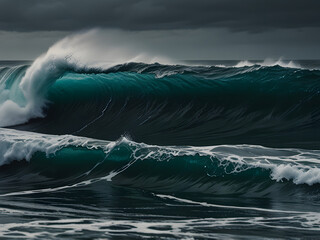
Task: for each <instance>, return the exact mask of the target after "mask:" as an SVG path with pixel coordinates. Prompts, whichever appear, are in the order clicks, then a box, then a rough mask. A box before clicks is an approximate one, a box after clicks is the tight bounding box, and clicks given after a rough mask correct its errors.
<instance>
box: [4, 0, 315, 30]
mask: <svg viewBox="0 0 320 240" xmlns="http://www.w3.org/2000/svg"><path fill="white" fill-rule="evenodd" d="M319 9H320V1H318V0H309V1H303V0H282V1H279V0H241V1H240V0H192V1H191V0H28V1H26V0H0V30H5V31H19V32H28V31H74V30H80V29H86V28H92V27H103V28H119V29H124V30H159V29H162V30H172V29H199V28H212V27H214V28H227V29H229V30H231V31H248V32H263V31H267V30H274V29H296V28H297V29H298V28H310V27H320V14H319V13H318V12H319Z"/></svg>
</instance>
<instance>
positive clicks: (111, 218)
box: [0, 56, 320, 239]
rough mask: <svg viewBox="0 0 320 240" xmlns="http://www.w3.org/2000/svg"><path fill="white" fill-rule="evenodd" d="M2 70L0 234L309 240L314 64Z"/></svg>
mask: <svg viewBox="0 0 320 240" xmlns="http://www.w3.org/2000/svg"><path fill="white" fill-rule="evenodd" d="M69 60H70V59H69V58H68V57H65V58H62V59H61V58H53V57H48V56H42V57H40V58H38V59H37V60H35V61H34V62H23V61H20V62H14V61H2V62H0V239H140V238H146V239H318V237H319V236H320V61H313V60H312V61H311V60H310V61H306V60H305V61H285V60H278V61H183V62H182V61H181V62H180V63H179V64H159V63H143V62H127V63H120V64H115V65H109V66H108V67H101V66H100V67H93V66H88V65H84V64H82V65H81V64H79V63H77V62H72V61H71V62H70V61H69Z"/></svg>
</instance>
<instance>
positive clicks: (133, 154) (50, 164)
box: [0, 129, 320, 195]
mask: <svg viewBox="0 0 320 240" xmlns="http://www.w3.org/2000/svg"><path fill="white" fill-rule="evenodd" d="M0 139H1V142H0V153H1V165H2V167H1V168H0V177H1V179H2V180H3V182H4V185H6V186H5V187H6V189H10V185H12V184H13V185H14V186H13V189H16V188H17V184H16V181H17V179H19V178H17V176H20V175H21V174H23V176H24V177H23V178H22V179H23V181H27V179H29V177H28V175H30V179H31V180H32V181H33V186H38V188H37V189H34V190H35V191H34V193H37V192H42V191H43V190H41V189H42V188H43V189H45V188H48V189H51V190H52V189H53V190H55V189H56V190H57V191H58V190H59V189H64V188H65V187H67V188H68V187H77V186H83V185H86V184H91V183H94V182H97V181H112V182H113V183H114V184H119V185H125V186H131V187H138V188H143V189H147V190H152V191H156V192H202V193H214V194H256V195H265V194H269V193H271V192H274V191H275V189H278V190H279V191H280V189H283V187H285V188H286V189H287V191H290V189H294V188H293V187H294V186H296V185H306V186H307V185H309V186H311V185H315V184H316V185H317V184H319V183H320V170H319V164H320V160H319V159H320V151H318V150H299V149H274V148H265V147H262V146H254V145H219V146H208V147H192V146H166V147H161V146H155V145H147V144H143V143H136V142H133V141H130V140H128V139H126V138H122V139H120V140H118V141H116V142H107V141H100V140H95V139H88V138H82V137H75V136H54V135H44V134H36V133H29V132H23V131H16V130H9V129H1V131H0ZM19 160H20V161H21V160H27V161H29V163H28V164H27V165H25V164H22V163H23V162H21V164H22V165H19V163H18V162H17V161H19ZM3 169H4V170H5V171H2V170H3ZM4 175H5V176H4ZM35 176H36V177H35ZM44 178H45V179H46V181H43V179H44ZM10 179H11V180H12V182H11V180H10ZM37 179H38V180H37ZM88 180H89V181H88ZM37 181H38V182H37ZM288 184H289V185H288ZM22 185H23V184H22ZM26 186H28V184H26ZM61 186H62V188H61ZM15 191H17V190H15ZM9 193H10V192H9ZM30 193H32V191H31V192H30V191H27V192H26V194H30Z"/></svg>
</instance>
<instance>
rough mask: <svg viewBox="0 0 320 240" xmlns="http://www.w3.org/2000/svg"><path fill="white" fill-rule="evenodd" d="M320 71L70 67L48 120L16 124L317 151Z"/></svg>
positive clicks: (173, 141)
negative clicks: (76, 69) (86, 69)
mask: <svg viewBox="0 0 320 240" xmlns="http://www.w3.org/2000/svg"><path fill="white" fill-rule="evenodd" d="M319 79H320V72H319V71H318V70H307V69H291V68H283V67H280V66H273V67H261V66H251V67H243V68H234V67H230V68H221V67H186V66H163V65H159V64H154V65H147V64H126V65H120V66H118V67H114V68H112V69H108V70H105V71H104V72H101V71H97V70H94V71H93V70H92V71H91V72H90V71H89V72H88V71H87V72H76V73H75V72H70V71H67V72H66V73H65V74H64V75H63V76H62V77H61V78H59V79H58V80H57V81H56V82H55V83H54V84H53V85H52V86H51V87H50V88H49V89H48V94H47V101H48V104H47V108H46V118H44V119H37V120H34V121H31V122H29V123H27V124H25V125H22V126H18V127H17V129H22V130H34V131H39V132H43V133H51V134H65V133H69V134H76V135H81V136H87V137H92V138H97V139H106V140H116V139H118V138H119V136H121V135H127V136H131V137H132V138H133V139H135V140H136V141H138V142H140V141H142V142H148V143H152V144H159V145H168V144H169V145H214V144H237V143H248V144H260V145H265V146H272V147H280V146H282V147H303V148H317V146H318V144H319V140H320V138H319V136H320V133H319V129H320V127H319V124H320V121H319V120H320V109H319V108H318V106H319V104H320V81H319Z"/></svg>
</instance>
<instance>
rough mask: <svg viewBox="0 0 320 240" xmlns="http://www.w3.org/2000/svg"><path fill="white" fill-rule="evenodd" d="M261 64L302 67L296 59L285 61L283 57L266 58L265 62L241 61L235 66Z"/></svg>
mask: <svg viewBox="0 0 320 240" xmlns="http://www.w3.org/2000/svg"><path fill="white" fill-rule="evenodd" d="M255 65H256V66H261V67H274V66H280V67H283V68H302V67H301V66H300V65H299V64H298V63H296V62H294V61H284V60H282V59H281V58H280V59H278V60H273V59H265V60H264V61H263V62H260V61H258V62H257V61H248V60H244V61H240V62H238V63H237V64H236V65H235V66H233V67H236V68H242V67H252V66H255Z"/></svg>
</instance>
